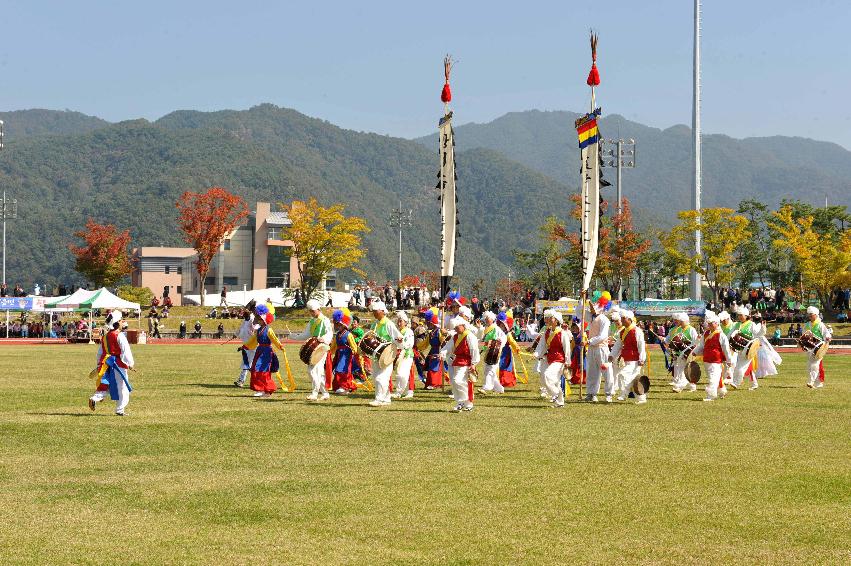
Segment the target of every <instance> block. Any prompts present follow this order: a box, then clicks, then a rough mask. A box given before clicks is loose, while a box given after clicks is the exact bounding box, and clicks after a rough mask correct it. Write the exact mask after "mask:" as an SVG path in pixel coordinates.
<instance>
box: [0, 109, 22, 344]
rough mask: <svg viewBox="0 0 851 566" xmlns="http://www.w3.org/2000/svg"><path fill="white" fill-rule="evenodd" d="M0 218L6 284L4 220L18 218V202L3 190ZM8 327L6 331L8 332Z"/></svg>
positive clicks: (1, 133) (0, 128)
mask: <svg viewBox="0 0 851 566" xmlns="http://www.w3.org/2000/svg"><path fill="white" fill-rule="evenodd" d="M3 126H4V123H3V120H0V150H2V149H3V136H4V135H5V131H4V129H3ZM0 216H2V217H3V283H5V282H6V220H14V219H15V218H17V217H18V201H17V200H16V199H11V200H9V199H7V198H6V190H5V189H3V201H2V203H0ZM8 329H9V327H8V325H7V326H6V330H7V332H8Z"/></svg>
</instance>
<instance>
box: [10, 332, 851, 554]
mask: <svg viewBox="0 0 851 566" xmlns="http://www.w3.org/2000/svg"><path fill="white" fill-rule="evenodd" d="M135 354H136V359H137V367H138V368H139V370H140V373H138V374H131V378H132V379H133V385H134V387H135V388H136V390H135V391H134V393H133V396H132V400H131V403H130V406H129V408H128V415H129V416H127V417H125V418H119V417H115V416H114V415H113V407H114V404H113V403H112V402H110V401H106V402H104V403H103V404H102V405H101V406H99V407H98V410H97V412H95V413H94V414H92V413H90V412H89V410H88V408H87V407H86V399H87V397H88V396H89V395H90V393H91V383H90V381H89V380H88V378H87V377H86V374H87V373H88V371H89V369H90V368H91V366H92V365H93V361H94V356H95V351H94V347H93V346H85V345H80V346H24V347H0V433H2V443H0V480H2V487H0V525H2V528H0V563H2V564H69V563H73V564H95V563H100V564H162V563H171V564H178V563H179V564H301V563H311V564H317V563H322V564H338V563H342V564H346V563H366V564H390V563H393V564H418V563H448V564H482V563H486V564H515V563H552V564H554V563H620V564H631V563H637V562H643V563H663V564H705V563H715V564H729V563H751V564H753V563H763V564H766V563H770V564H775V563H781V564H848V563H849V561H851V395H849V393H851V380H849V379H848V375H849V373H851V356H830V357H829V358H828V360H827V363H826V365H827V368H828V382H827V386H826V387H825V388H824V389H822V390H810V389H807V388H806V387H804V363H803V362H804V358H803V356H802V355H801V354H786V355H785V356H784V360H785V361H784V364H783V366H782V368H781V370H782V371H781V376H778V377H773V378H768V379H765V380H763V382H762V387H761V388H760V389H759V390H758V391H755V392H749V391H736V392H732V393H731V394H730V396H729V397H728V398H727V399H726V400H723V401H718V402H714V403H703V402H702V401H701V398H702V396H703V395H702V392H698V393H691V394H679V395H675V394H673V393H671V392H670V389H669V388H667V387H665V386H664V383H666V382H667V379H664V378H663V376H661V374H660V371H659V363H660V361H659V356H658V355H656V356H655V360H654V365H655V372H654V373H655V379H654V382H653V386H654V389H653V390H652V391H651V393H650V402H649V403H648V404H647V405H644V406H636V405H634V404H631V403H630V404H625V403H621V404H616V405H614V406H606V405H605V404H598V405H588V404H580V403H576V402H572V403H569V404H568V406H567V407H565V408H564V409H561V410H557V409H551V408H548V407H547V406H546V404H545V403H543V402H542V401H541V400H540V399H539V398H538V397H537V394H536V392H533V391H532V390H531V388H530V387H529V386H522V387H520V388H519V389H518V390H516V391H511V392H510V393H507V394H505V395H503V396H500V397H488V398H481V397H479V398H478V401H477V407H476V410H475V411H474V412H473V413H464V414H454V413H450V412H449V409H450V408H451V406H452V402H451V401H450V400H449V399H448V398H447V397H446V396H445V395H443V394H441V393H440V392H438V391H434V392H425V391H418V392H417V396H416V397H415V398H414V399H412V400H407V401H394V403H393V405H391V406H390V407H386V408H378V409H373V408H370V407H367V406H366V402H367V401H368V400H369V399H368V398H367V397H365V396H358V395H355V396H352V397H349V398H333V399H332V401H331V402H328V403H324V404H320V405H315V404H308V403H307V402H306V401H305V396H306V394H307V391H306V387H307V374H306V371H305V369H304V366H303V365H302V364H301V363H300V362H298V360H297V356H296V349H295V348H294V347H290V348H289V355H290V360H291V362H293V369H294V371H295V372H296V379H297V381H298V384H299V387H300V390H299V391H298V392H297V393H294V394H288V395H286V396H283V395H280V394H277V395H276V396H275V397H274V398H273V399H271V400H255V399H251V398H249V397H248V395H249V394H250V393H249V392H248V391H247V390H239V389H236V388H234V387H233V386H231V382H232V381H233V380H234V378H235V376H236V374H237V371H238V370H237V367H238V363H239V357H238V354H237V353H236V352H234V350H233V348H231V347H230V346H227V347H221V346H215V345H213V346H182V345H181V346H136V347H135ZM575 399H576V395H575V391H574V395H573V398H572V400H574V401H575Z"/></svg>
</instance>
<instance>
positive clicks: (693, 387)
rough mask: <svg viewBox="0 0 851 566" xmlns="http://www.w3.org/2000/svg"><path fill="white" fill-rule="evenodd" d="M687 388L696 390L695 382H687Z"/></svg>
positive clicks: (692, 390)
mask: <svg viewBox="0 0 851 566" xmlns="http://www.w3.org/2000/svg"><path fill="white" fill-rule="evenodd" d="M688 390H689V391H691V392H694V391H697V384H696V383H689V384H688Z"/></svg>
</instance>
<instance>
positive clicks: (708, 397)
mask: <svg viewBox="0 0 851 566" xmlns="http://www.w3.org/2000/svg"><path fill="white" fill-rule="evenodd" d="M703 400H704V401H714V400H715V397H710V396H708V395H707V396H706V397H704V398H703Z"/></svg>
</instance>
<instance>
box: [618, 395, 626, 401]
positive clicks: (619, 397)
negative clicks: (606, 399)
mask: <svg viewBox="0 0 851 566" xmlns="http://www.w3.org/2000/svg"><path fill="white" fill-rule="evenodd" d="M618 401H626V397H624V396H623V395H618Z"/></svg>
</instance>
